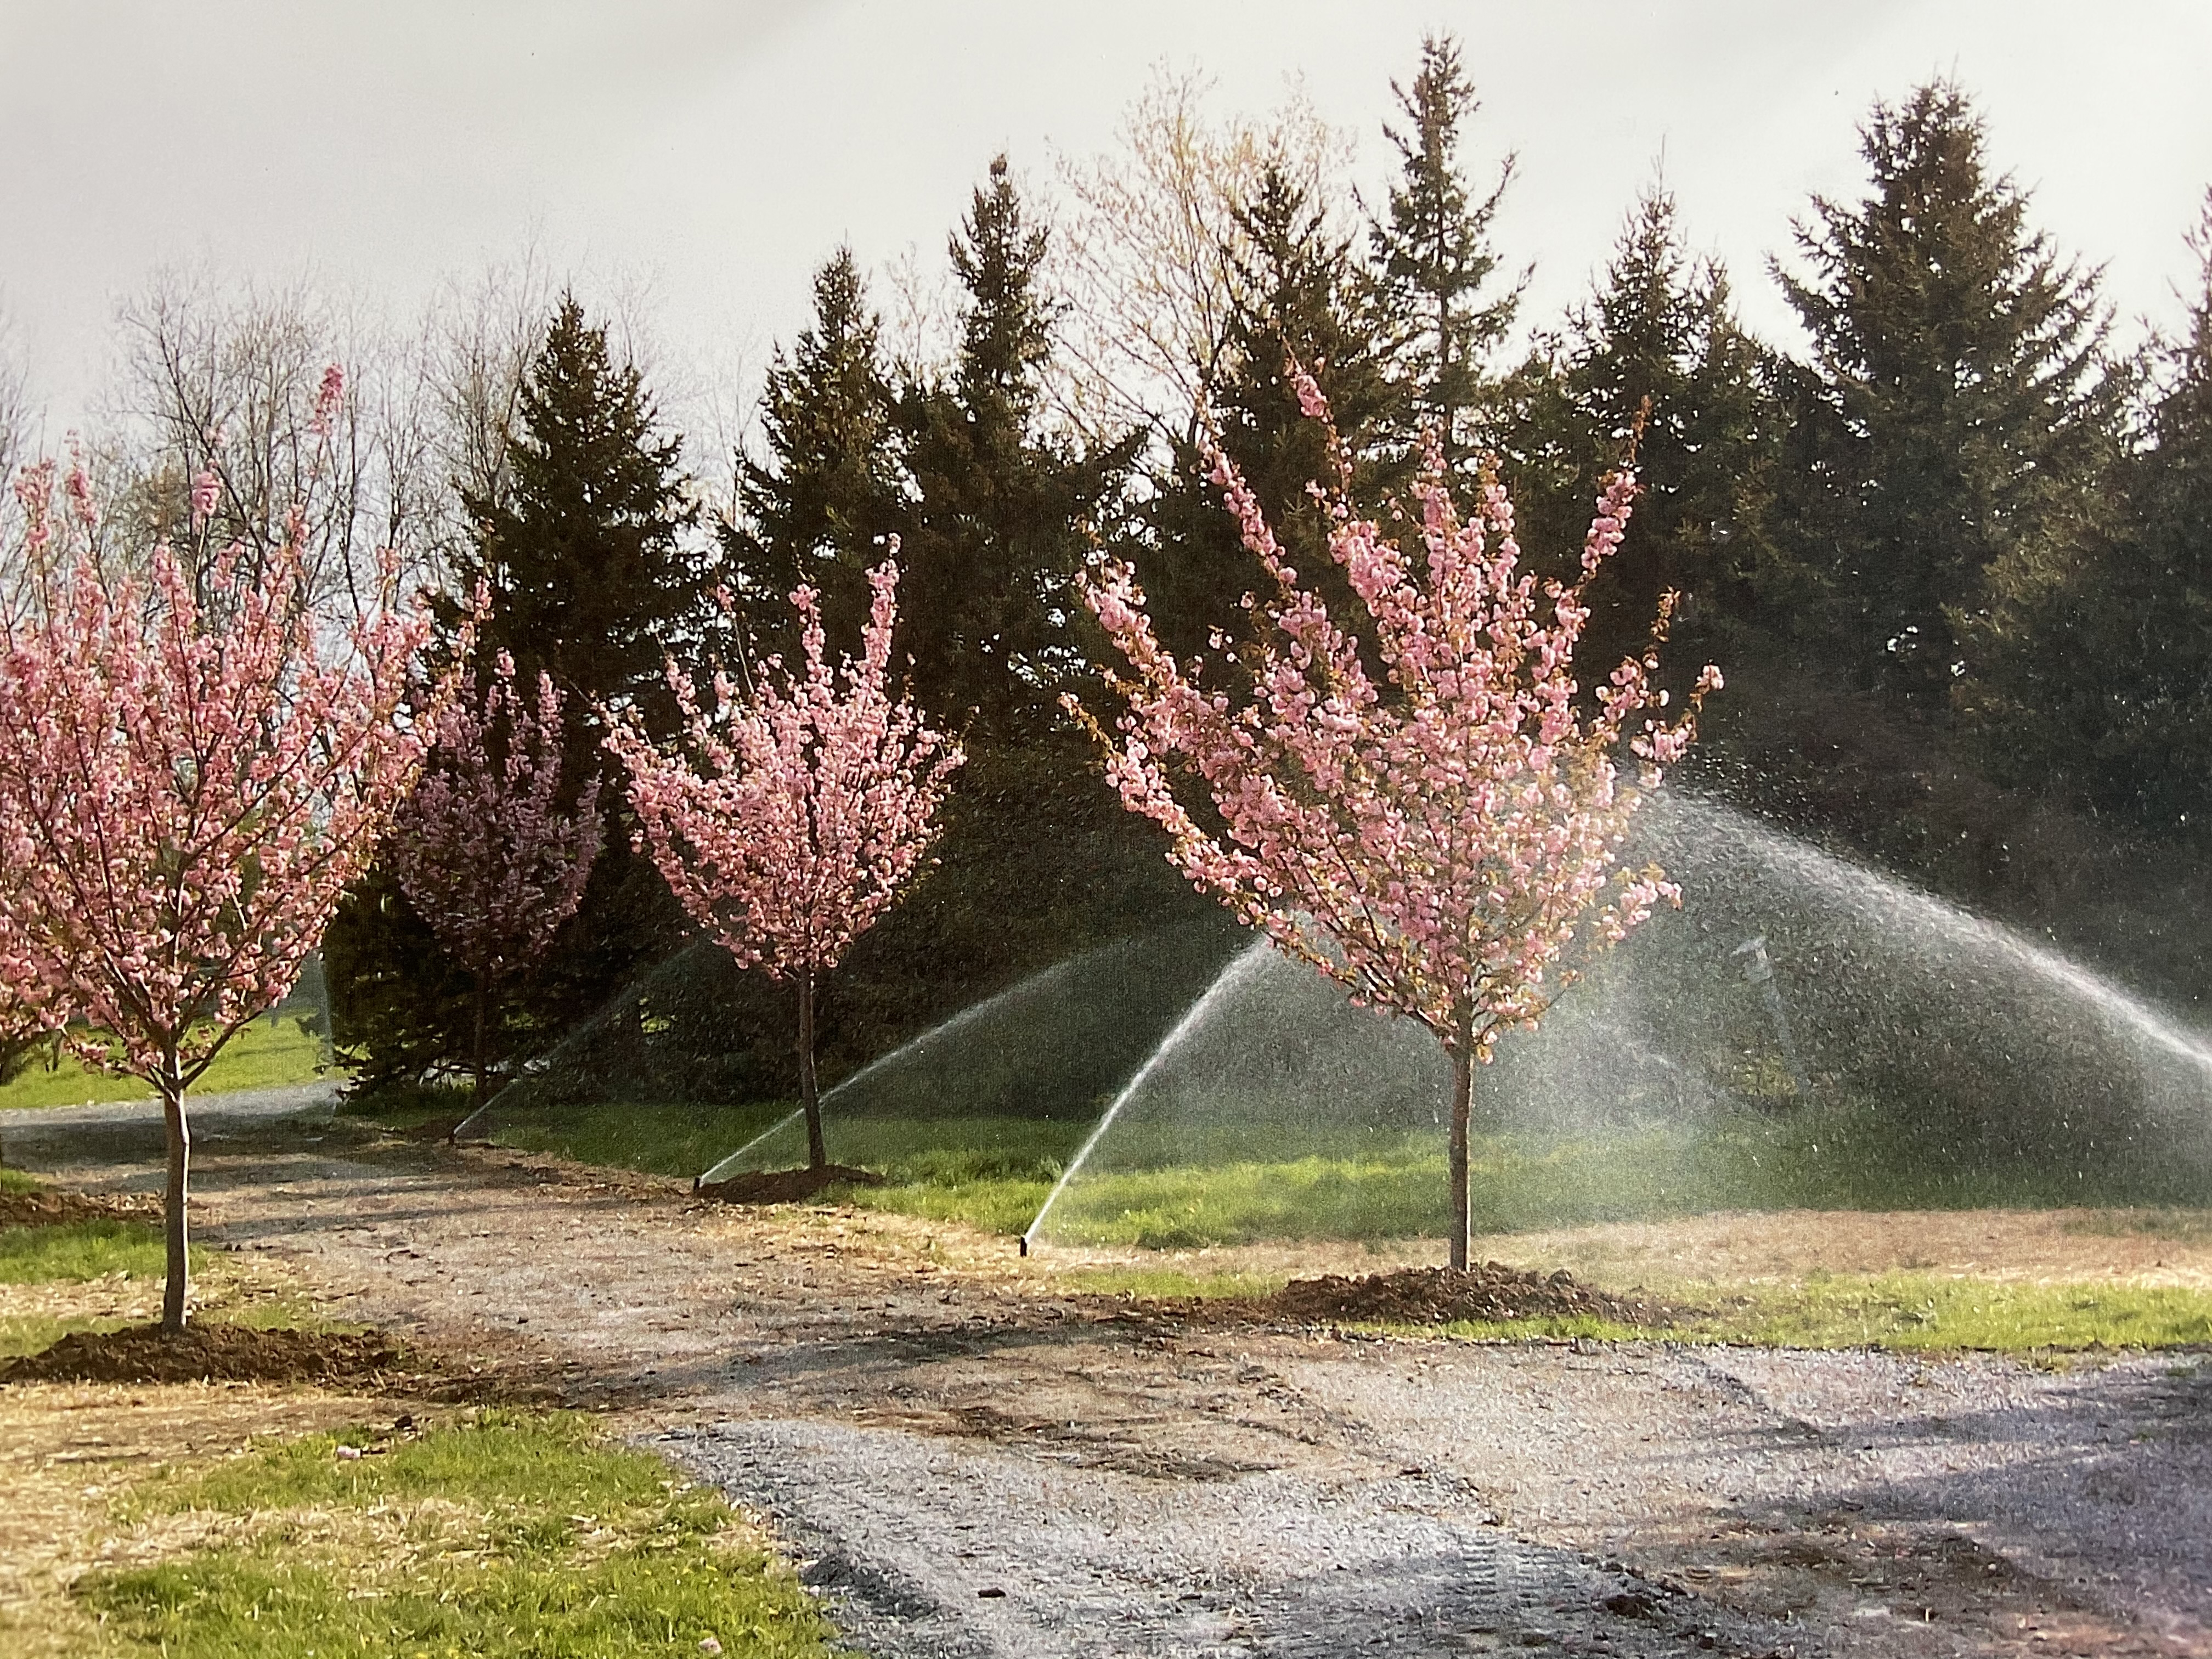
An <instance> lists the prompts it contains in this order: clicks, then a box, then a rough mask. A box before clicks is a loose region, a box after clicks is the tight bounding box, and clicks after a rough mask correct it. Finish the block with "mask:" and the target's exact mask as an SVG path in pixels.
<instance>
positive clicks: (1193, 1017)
mask: <svg viewBox="0 0 2212 1659" xmlns="http://www.w3.org/2000/svg"><path fill="white" fill-rule="evenodd" d="M1273 948H1274V947H1273V945H1271V944H1270V943H1269V942H1268V941H1267V940H1266V939H1260V940H1257V941H1255V943H1253V944H1252V945H1248V946H1246V947H1245V950H1244V951H1243V954H1242V955H1240V956H1239V957H1237V959H1236V960H1235V961H1234V962H1231V963H1230V964H1229V965H1228V966H1227V967H1226V968H1225V969H1222V970H1221V972H1220V975H1218V977H1217V978H1216V979H1215V980H1214V981H1213V983H1212V984H1211V985H1209V986H1207V987H1206V992H1205V994H1204V995H1202V996H1200V998H1199V1000H1197V1001H1195V1002H1194V1003H1192V1004H1191V1005H1190V1012H1188V1013H1186V1014H1185V1015H1184V1016H1183V1017H1182V1018H1181V1019H1179V1020H1177V1021H1176V1024H1175V1025H1174V1027H1173V1029H1171V1030H1170V1031H1169V1032H1168V1034H1167V1036H1164V1037H1163V1038H1162V1039H1161V1040H1160V1045H1159V1047H1158V1048H1155V1049H1153V1050H1152V1053H1151V1054H1148V1055H1146V1058H1145V1063H1144V1064H1143V1065H1142V1066H1139V1067H1138V1068H1137V1070H1136V1073H1135V1074H1134V1075H1133V1076H1132V1077H1131V1078H1130V1079H1129V1080H1128V1082H1127V1084H1125V1085H1123V1086H1122V1089H1121V1093H1119V1094H1117V1095H1115V1097H1114V1099H1113V1102H1112V1103H1111V1104H1109V1106H1108V1107H1107V1108H1106V1111H1105V1114H1104V1115H1103V1116H1102V1117H1100V1118H1099V1120H1098V1123H1097V1127H1095V1128H1093V1129H1092V1130H1091V1133H1090V1134H1089V1135H1088V1136H1086V1137H1085V1139H1084V1142H1083V1145H1082V1146H1079V1147H1078V1148H1077V1149H1076V1152H1075V1156H1074V1157H1073V1158H1070V1159H1069V1160H1068V1164H1067V1167H1066V1169H1065V1170H1061V1171H1060V1179H1059V1180H1058V1181H1056V1182H1054V1183H1053V1187H1052V1190H1051V1191H1050V1192H1049V1193H1048V1194H1045V1200H1044V1202H1043V1203H1042V1205H1040V1206H1038V1208H1037V1212H1036V1215H1034V1216H1032V1217H1031V1218H1030V1225H1028V1226H1026V1227H1024V1229H1023V1230H1022V1254H1023V1255H1028V1254H1029V1253H1030V1245H1031V1243H1032V1242H1033V1241H1034V1240H1035V1239H1036V1231H1037V1229H1038V1228H1040V1227H1042V1225H1044V1218H1046V1217H1047V1216H1048V1215H1050V1214H1051V1213H1052V1206H1054V1204H1056V1203H1058V1202H1059V1201H1060V1194H1061V1193H1063V1192H1065V1191H1066V1189H1067V1183H1068V1182H1071V1181H1073V1180H1074V1179H1075V1176H1076V1174H1077V1172H1078V1171H1079V1170H1081V1169H1082V1168H1083V1165H1084V1164H1085V1161H1087V1160H1088V1159H1089V1158H1090V1157H1091V1152H1093V1151H1094V1150H1096V1149H1097V1145H1098V1143H1099V1141H1100V1140H1102V1139H1104V1138H1105V1134H1106V1132H1107V1131H1108V1130H1109V1129H1110V1128H1112V1127H1114V1120H1115V1118H1116V1117H1118V1116H1119V1115H1121V1109H1122V1108H1123V1107H1124V1106H1127V1104H1128V1103H1129V1102H1130V1101H1131V1100H1133V1098H1135V1097H1136V1093H1137V1091H1139V1089H1141V1088H1143V1087H1144V1086H1145V1080H1146V1079H1147V1078H1149V1077H1151V1076H1152V1073H1153V1072H1154V1070H1155V1069H1157V1068H1158V1066H1159V1064H1160V1062H1161V1060H1163V1059H1164V1058H1165V1057H1166V1056H1168V1055H1169V1054H1173V1053H1174V1052H1175V1050H1176V1046H1177V1045H1178V1044H1179V1043H1181V1042H1182V1041H1183V1039H1184V1038H1185V1037H1187V1036H1189V1035H1190V1033H1191V1032H1192V1031H1193V1030H1195V1029H1196V1028H1197V1027H1198V1025H1199V1024H1200V1022H1201V1021H1203V1020H1204V1019H1205V1018H1206V1014H1207V1013H1208V1012H1210V1011H1211V1010H1212V1007H1213V1006H1214V1004H1215V1003H1216V1002H1217V1001H1218V1000H1219V999H1220V998H1221V997H1222V995H1223V994H1225V992H1227V991H1228V990H1229V989H1230V988H1231V987H1233V986H1235V985H1236V984H1237V982H1238V981H1240V980H1241V979H1243V977H1244V976H1245V975H1249V973H1250V972H1252V971H1253V969H1254V967H1255V964H1257V963H1260V962H1261V961H1262V960H1264V959H1265V958H1266V957H1267V954H1268V953H1269V952H1270V951H1273Z"/></svg>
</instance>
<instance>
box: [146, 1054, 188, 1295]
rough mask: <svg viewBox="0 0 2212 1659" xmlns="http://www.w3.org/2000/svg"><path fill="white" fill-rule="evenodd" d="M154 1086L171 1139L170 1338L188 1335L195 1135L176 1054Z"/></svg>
mask: <svg viewBox="0 0 2212 1659" xmlns="http://www.w3.org/2000/svg"><path fill="white" fill-rule="evenodd" d="M154 1086H155V1088H156V1089H158V1090H159V1091H161V1122H162V1125H163V1127H165V1128H166V1129H167V1131H168V1137H169V1179H168V1185H167V1188H166V1189H165V1190H164V1192H163V1194H162V1199H161V1219H162V1222H163V1225H164V1230H165V1231H166V1232H167V1243H168V1263H167V1273H168V1277H167V1279H164V1280H163V1281H162V1285H161V1329H162V1330H163V1331H164V1332H165V1333H166V1334H168V1335H171V1336H178V1335H181V1334H183V1332H184V1328H185V1292H186V1291H187V1290H188V1289H189V1288H190V1269H189V1267H188V1265H187V1259H186V1255H185V1246H186V1244H187V1243H189V1240H188V1238H187V1236H186V1234H185V1194H186V1189H187V1188H186V1182H187V1177H188V1176H189V1173H190V1168H191V1155H192V1132H191V1126H190V1125H189V1124H188V1123H187V1122H186V1121H185V1085H184V1081H183V1079H181V1078H179V1076H178V1074H177V1060H176V1056H175V1055H173V1054H171V1055H169V1056H167V1058H165V1059H164V1060H162V1062H161V1075H160V1076H159V1077H158V1078H156V1079H155V1080H154Z"/></svg>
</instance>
